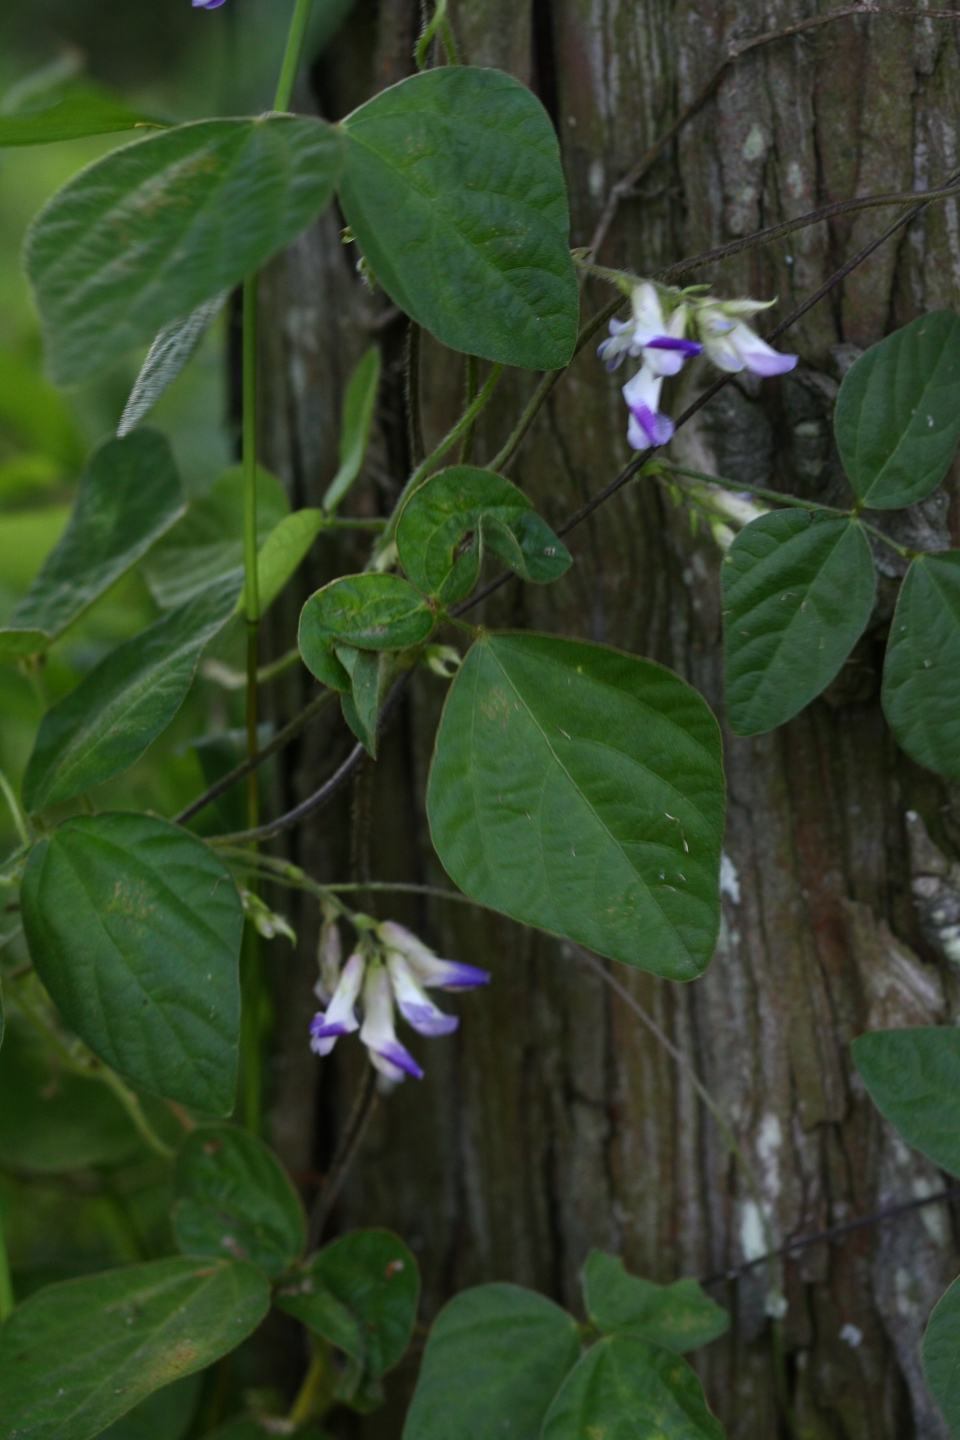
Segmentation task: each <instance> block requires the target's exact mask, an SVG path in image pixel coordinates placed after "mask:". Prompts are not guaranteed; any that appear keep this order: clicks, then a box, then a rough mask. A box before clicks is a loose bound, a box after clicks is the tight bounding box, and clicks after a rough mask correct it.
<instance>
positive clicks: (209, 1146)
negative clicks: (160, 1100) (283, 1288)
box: [173, 1125, 306, 1279]
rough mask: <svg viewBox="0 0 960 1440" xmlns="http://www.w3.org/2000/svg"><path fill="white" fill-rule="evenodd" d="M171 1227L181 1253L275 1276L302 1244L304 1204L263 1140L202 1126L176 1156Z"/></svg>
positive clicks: (228, 1127) (294, 1257) (234, 1130)
mask: <svg viewBox="0 0 960 1440" xmlns="http://www.w3.org/2000/svg"><path fill="white" fill-rule="evenodd" d="M173 1230H174V1234H175V1236H176V1239H177V1244H178V1245H179V1246H180V1249H181V1250H182V1251H183V1252H184V1254H185V1255H216V1256H219V1257H221V1258H222V1257H223V1256H224V1255H232V1256H233V1258H234V1259H235V1260H249V1261H250V1263H251V1265H256V1266H257V1268H258V1269H259V1270H262V1271H263V1272H264V1274H265V1275H268V1276H269V1277H270V1278H271V1279H275V1278H276V1277H277V1276H278V1275H282V1274H283V1272H284V1270H287V1269H289V1267H290V1266H291V1265H292V1264H293V1262H294V1261H295V1260H297V1259H299V1256H300V1252H301V1251H302V1249H303V1247H304V1244H305V1243H306V1221H305V1218H304V1214H303V1206H302V1205H301V1204H300V1197H299V1196H298V1195H297V1192H296V1190H294V1188H293V1186H292V1184H291V1183H290V1180H289V1177H288V1176H287V1173H286V1171H285V1170H284V1169H283V1167H282V1166H281V1164H280V1162H279V1160H277V1158H276V1156H275V1155H274V1154H273V1151H272V1150H270V1149H269V1148H268V1147H267V1146H266V1145H265V1144H264V1143H263V1141H262V1140H258V1139H257V1137H256V1136H255V1135H250V1134H248V1133H247V1132H246V1131H245V1130H239V1129H237V1127H236V1126H233V1125H204V1126H202V1127H201V1128H200V1129H197V1130H194V1131H192V1132H191V1134H190V1135H188V1137H187V1139H186V1140H185V1141H184V1143H183V1145H182V1147H181V1149H180V1154H179V1155H178V1156H177V1184H176V1200H175V1203H174V1211H173Z"/></svg>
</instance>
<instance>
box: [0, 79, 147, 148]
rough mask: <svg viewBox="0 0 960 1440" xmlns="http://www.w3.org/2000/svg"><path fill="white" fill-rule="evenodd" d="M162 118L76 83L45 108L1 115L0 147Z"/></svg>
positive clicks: (74, 137) (95, 87)
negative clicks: (74, 86)
mask: <svg viewBox="0 0 960 1440" xmlns="http://www.w3.org/2000/svg"><path fill="white" fill-rule="evenodd" d="M138 125H149V126H161V127H163V121H160V120H157V119H155V118H153V117H151V116H149V115H144V114H143V113H142V112H141V111H139V110H133V109H132V108H131V107H130V106H129V105H125V104H124V102H123V101H122V100H118V99H116V98H115V97H114V96H113V95H111V94H110V92H109V91H107V90H104V89H102V88H101V87H100V86H99V85H91V84H89V82H88V83H85V84H81V85H78V86H77V87H76V88H75V89H73V90H71V91H70V92H69V93H68V94H67V95H65V96H64V97H63V99H62V100H58V101H57V103H56V104H55V105H50V106H48V107H47V108H46V109H44V110H33V111H26V112H20V113H17V114H14V115H3V114H0V149H4V148H5V147H6V146H9V145H50V144H52V143H54V142H55V141H59V140H79V139H81V138H82V137H83V136H84V135H111V134H115V133H117V132H120V131H123V130H134V129H136V127H137V126H138Z"/></svg>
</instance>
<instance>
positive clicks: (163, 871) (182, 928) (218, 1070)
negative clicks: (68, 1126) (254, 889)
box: [21, 813, 243, 1115]
mask: <svg viewBox="0 0 960 1440" xmlns="http://www.w3.org/2000/svg"><path fill="white" fill-rule="evenodd" d="M21 903H22V906H23V927H24V930H25V932H26V937H27V943H28V945H29V947H30V954H31V956H32V958H33V963H34V965H35V966H36V968H37V973H38V974H39V976H40V978H41V980H42V981H43V983H44V985H46V987H47V989H48V990H49V992H50V994H51V996H52V997H53V1000H54V1003H55V1004H56V1005H57V1007H58V1009H59V1010H60V1013H61V1015H62V1016H63V1018H64V1020H65V1021H66V1023H67V1024H68V1025H69V1026H70V1027H71V1028H72V1029H73V1030H75V1031H76V1033H77V1034H78V1035H79V1036H80V1038H81V1039H82V1040H85V1041H86V1043H87V1044H88V1045H89V1046H90V1048H91V1050H93V1051H94V1052H95V1053H96V1054H97V1055H99V1056H100V1058H101V1060H104V1061H105V1062H106V1063H107V1064H108V1065H111V1066H112V1067H113V1068H114V1069H115V1070H118V1071H120V1073H121V1074H123V1075H126V1076H127V1077H128V1079H130V1080H132V1081H133V1083H134V1084H135V1085H137V1086H139V1087H140V1088H142V1089H143V1090H146V1091H147V1092H148V1093H150V1094H153V1095H160V1096H162V1097H163V1098H164V1099H168V1100H178V1101H180V1103H181V1104H183V1105H190V1106H193V1107H195V1108H196V1109H198V1110H205V1111H209V1112H211V1113H213V1114H217V1115H225V1114H227V1113H229V1111H230V1110H232V1108H233V1098H234V1085H235V1080H236V1069H237V1044H238V1036H239V1027H240V992H239V982H238V963H239V954H240V936H241V931H242V928H243V912H242V909H241V905H240V896H239V895H238V893H237V888H236V886H235V884H234V883H233V880H232V879H231V877H230V874H229V872H228V871H227V869H226V867H225V866H224V865H223V862H222V861H221V860H219V859H218V857H217V856H216V855H214V853H213V851H212V850H210V848H209V847H208V846H206V845H204V844H203V842H202V841H201V840H198V839H197V838H196V837H195V836H193V835H191V834H189V832H187V831H186V830H182V829H180V828H179V827H178V826H176V825H171V824H170V823H169V822H168V821H166V820H159V819H157V818H155V817H154V816H151V815H133V814H129V815H127V814H109V813H108V814H101V815H79V816H76V817H74V818H73V819H71V820H68V821H66V822H65V824H63V825H61V826H60V828H59V829H58V830H56V831H55V832H54V833H53V834H52V835H51V836H49V837H48V838H46V839H44V840H41V841H40V843H39V844H38V845H37V846H36V847H35V848H34V850H33V851H32V853H31V855H30V859H29V861H28V863H27V868H26V870H25V872H24V876H23V886H22V890H21ZM106 997H109V999H107V998H106Z"/></svg>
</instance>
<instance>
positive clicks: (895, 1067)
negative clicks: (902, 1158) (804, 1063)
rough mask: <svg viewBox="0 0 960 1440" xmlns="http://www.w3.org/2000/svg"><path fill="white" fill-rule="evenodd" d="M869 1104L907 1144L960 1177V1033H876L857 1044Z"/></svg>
mask: <svg viewBox="0 0 960 1440" xmlns="http://www.w3.org/2000/svg"><path fill="white" fill-rule="evenodd" d="M852 1048H853V1059H854V1063H855V1064H856V1067H857V1071H858V1073H859V1075H860V1078H861V1079H862V1080H863V1083H864V1084H865V1085H866V1087H867V1089H868V1090H869V1091H870V1098H871V1100H872V1101H873V1103H874V1105H876V1107H877V1109H878V1110H879V1111H880V1113H881V1115H885V1116H886V1118H887V1119H888V1120H889V1121H890V1123H891V1124H892V1125H895V1126H896V1128H897V1130H899V1132H900V1134H901V1135H902V1136H903V1138H904V1140H906V1141H907V1143H908V1145H914V1146H915V1147H916V1148H917V1149H918V1150H922V1151H923V1153H924V1155H929V1157H930V1159H931V1160H932V1161H933V1162H934V1164H936V1165H939V1166H940V1168H941V1170H946V1171H948V1172H949V1173H950V1174H951V1175H960V1030H955V1029H953V1028H951V1027H948V1026H930V1027H923V1028H917V1029H908V1030H874V1031H872V1032H871V1033H870V1034H868V1035H861V1036H860V1038H859V1039H858V1040H854V1042H853V1047H852Z"/></svg>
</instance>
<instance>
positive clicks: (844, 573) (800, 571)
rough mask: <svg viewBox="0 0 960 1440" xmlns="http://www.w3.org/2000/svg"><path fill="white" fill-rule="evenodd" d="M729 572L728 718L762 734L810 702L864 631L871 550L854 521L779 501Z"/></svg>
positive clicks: (747, 534)
mask: <svg viewBox="0 0 960 1440" xmlns="http://www.w3.org/2000/svg"><path fill="white" fill-rule="evenodd" d="M721 574H722V576H723V612H724V645H725V655H726V660H725V677H724V678H725V684H726V699H727V713H728V716H729V719H730V726H731V728H732V729H733V730H734V731H735V732H736V734H738V735H759V734H761V733H762V732H763V731H764V730H773V729H774V728H775V727H776V726H777V725H783V724H784V723H785V722H786V721H787V720H789V719H791V718H792V716H794V715H796V714H797V712H798V711H799V710H802V709H803V707H804V706H805V705H809V703H810V701H811V700H813V699H814V698H815V697H816V696H817V695H819V694H820V692H821V690H824V689H825V688H826V687H827V685H829V684H830V681H831V680H832V679H833V678H834V676H835V675H836V674H837V671H838V670H839V669H840V667H841V665H842V664H843V662H844V660H845V659H846V658H847V656H848V655H849V654H850V651H851V650H852V649H853V647H854V645H855V644H856V642H857V641H858V640H859V638H860V636H861V635H862V634H863V631H864V630H865V629H866V626H867V622H868V621H869V619H870V613H871V611H872V609H873V597H874V592H875V590H876V573H875V571H874V567H873V556H872V555H871V554H870V546H869V544H868V542H867V537H866V535H865V534H864V533H863V530H862V528H861V526H860V525H858V524H857V522H856V521H855V520H846V519H840V518H834V517H832V516H830V517H827V516H817V515H814V514H811V512H810V511H808V510H779V511H775V512H773V513H772V514H769V515H762V516H761V517H760V518H759V519H758V520H754V521H752V522H751V524H749V525H748V526H747V527H746V528H745V529H744V530H742V531H741V532H740V534H739V535H738V536H737V538H736V540H734V542H733V544H732V545H731V547H730V551H729V553H728V554H727V556H726V558H725V560H724V563H723V568H722V571H721Z"/></svg>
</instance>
